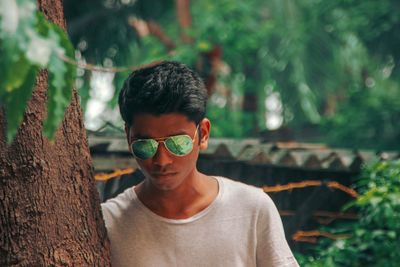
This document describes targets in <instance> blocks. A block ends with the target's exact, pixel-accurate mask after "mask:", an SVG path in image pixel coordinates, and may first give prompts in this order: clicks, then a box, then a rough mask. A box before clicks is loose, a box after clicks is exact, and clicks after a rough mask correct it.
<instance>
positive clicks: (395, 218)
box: [298, 160, 400, 267]
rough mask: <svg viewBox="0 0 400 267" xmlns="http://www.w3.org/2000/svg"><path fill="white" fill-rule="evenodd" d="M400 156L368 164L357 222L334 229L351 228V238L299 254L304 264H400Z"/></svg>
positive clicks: (383, 266)
mask: <svg viewBox="0 0 400 267" xmlns="http://www.w3.org/2000/svg"><path fill="white" fill-rule="evenodd" d="M399 177H400V160H395V161H384V162H377V163H374V164H371V165H370V166H368V167H367V168H365V170H364V172H363V174H362V175H361V177H360V180H359V181H358V187H359V192H361V194H360V196H359V197H358V198H357V200H356V201H355V202H354V203H352V206H354V207H356V208H357V209H358V210H359V216H360V217H359V219H358V221H356V222H355V223H352V224H349V225H345V226H342V227H341V228H336V229H331V232H342V231H344V230H345V231H348V232H350V233H351V234H352V236H351V238H348V239H341V240H336V241H334V242H329V241H326V242H323V243H321V244H320V245H319V247H318V248H317V249H315V252H316V255H313V256H305V255H298V259H299V261H300V263H301V266H306V267H316V266H327V267H331V266H332V267H334V266H378V267H391V266H393V267H394V266H398V263H399V261H400V253H399V251H400V238H399V237H400V180H399Z"/></svg>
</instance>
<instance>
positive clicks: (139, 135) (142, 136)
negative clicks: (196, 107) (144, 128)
mask: <svg viewBox="0 0 400 267" xmlns="http://www.w3.org/2000/svg"><path fill="white" fill-rule="evenodd" d="M183 134H185V135H190V134H189V133H187V132H186V131H183V130H182V131H178V132H175V133H172V134H169V135H167V136H159V137H154V136H149V135H146V134H140V133H139V134H133V135H132V138H133V139H157V138H163V137H170V136H175V135H183Z"/></svg>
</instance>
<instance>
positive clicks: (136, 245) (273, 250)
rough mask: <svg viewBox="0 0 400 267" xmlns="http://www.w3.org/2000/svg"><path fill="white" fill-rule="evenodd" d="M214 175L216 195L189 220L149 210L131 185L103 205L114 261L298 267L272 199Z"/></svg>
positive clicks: (140, 265)
mask: <svg viewBox="0 0 400 267" xmlns="http://www.w3.org/2000/svg"><path fill="white" fill-rule="evenodd" d="M216 178H217V180H218V184H219V192H218V195H217V197H216V199H215V200H214V201H213V202H212V203H211V204H210V205H209V206H208V207H207V208H206V209H204V210H202V211H201V212H199V213H197V214H196V215H194V216H192V217H190V218H187V219H179V220H175V219H167V218H164V217H161V216H159V215H157V214H155V213H153V212H152V211H151V210H149V209H148V208H147V207H146V206H145V205H143V203H142V202H141V201H140V200H139V199H138V197H137V195H136V193H135V190H134V189H133V188H129V189H127V190H125V191H124V192H123V193H121V194H120V195H118V196H117V197H116V198H114V199H110V200H108V201H107V202H106V203H103V204H102V210H103V216H104V220H105V223H106V227H107V232H108V237H109V239H110V242H111V261H112V265H113V266H114V267H118V266H135V267H164V266H165V267H169V266H171V267H172V266H174V267H178V266H182V267H187V266H189V267H198V266H206V267H218V266H227V267H235V266H238V267H239V266H240V267H251V266H268V267H275V266H276V267H278V266H279V267H282V266H290V267H292V266H293V267H295V266H296V267H297V266H298V264H297V262H296V260H295V258H294V257H293V254H292V252H291V251H290V248H289V246H288V244H287V242H286V239H285V235H284V231H283V226H282V221H281V219H280V217H279V214H278V211H277V209H276V207H275V205H274V203H273V202H272V200H271V198H270V197H269V196H268V195H267V194H265V193H264V192H263V191H262V190H261V189H259V188H256V187H252V186H249V185H245V184H243V183H240V182H236V181H233V180H229V179H226V178H222V177H216Z"/></svg>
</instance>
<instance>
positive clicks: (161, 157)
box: [153, 142, 172, 166]
mask: <svg viewBox="0 0 400 267" xmlns="http://www.w3.org/2000/svg"><path fill="white" fill-rule="evenodd" d="M171 156H172V155H171V153H170V152H169V151H168V150H167V148H166V147H165V144H164V143H163V142H160V143H159V145H158V148H157V152H156V154H155V155H154V157H153V162H154V163H155V164H157V165H160V166H165V165H168V164H170V163H172V157H171Z"/></svg>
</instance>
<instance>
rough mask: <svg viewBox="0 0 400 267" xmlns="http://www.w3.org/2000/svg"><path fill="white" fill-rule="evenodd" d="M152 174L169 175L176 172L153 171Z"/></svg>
mask: <svg viewBox="0 0 400 267" xmlns="http://www.w3.org/2000/svg"><path fill="white" fill-rule="evenodd" d="M151 174H152V175H153V176H171V175H174V174H176V172H153V173H151Z"/></svg>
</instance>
